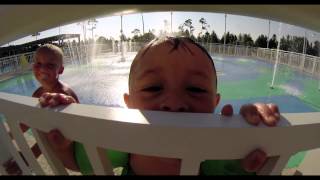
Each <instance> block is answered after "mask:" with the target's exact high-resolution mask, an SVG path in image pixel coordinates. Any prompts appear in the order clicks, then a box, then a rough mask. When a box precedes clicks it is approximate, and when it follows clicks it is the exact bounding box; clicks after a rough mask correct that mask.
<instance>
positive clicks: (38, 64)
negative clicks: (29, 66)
mask: <svg viewBox="0 0 320 180" xmlns="http://www.w3.org/2000/svg"><path fill="white" fill-rule="evenodd" d="M63 69H64V68H63V66H62V60H60V59H59V57H58V55H56V54H55V53H53V52H52V51H50V50H47V49H41V50H39V51H38V52H37V53H36V54H35V62H34V64H33V74H34V76H35V77H36V79H37V80H38V81H39V83H40V84H41V85H42V86H52V85H55V83H56V82H57V80H58V77H59V74H62V72H63Z"/></svg>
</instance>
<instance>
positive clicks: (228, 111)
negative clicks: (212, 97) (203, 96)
mask: <svg viewBox="0 0 320 180" xmlns="http://www.w3.org/2000/svg"><path fill="white" fill-rule="evenodd" d="M221 115H223V116H232V115H233V108H232V105H231V104H226V105H224V106H223V108H222V110H221Z"/></svg>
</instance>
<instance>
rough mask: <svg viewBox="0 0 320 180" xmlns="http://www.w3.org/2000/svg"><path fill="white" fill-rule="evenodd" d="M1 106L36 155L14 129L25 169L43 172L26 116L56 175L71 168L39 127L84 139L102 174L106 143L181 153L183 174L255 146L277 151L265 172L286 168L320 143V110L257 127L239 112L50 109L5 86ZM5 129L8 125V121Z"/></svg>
mask: <svg viewBox="0 0 320 180" xmlns="http://www.w3.org/2000/svg"><path fill="white" fill-rule="evenodd" d="M0 113H1V114H3V115H4V117H5V119H6V123H7V124H8V126H9V128H10V131H11V132H12V134H13V138H14V139H15V141H16V143H17V144H18V146H19V149H20V150H21V152H22V154H23V155H24V156H25V157H26V159H27V161H28V162H29V166H28V167H27V166H26V165H25V164H24V163H23V161H22V160H21V157H20V156H19V155H18V153H17V150H16V149H15V150H14V149H13V145H12V141H11V139H10V137H9V136H8V135H7V143H9V142H10V146H9V147H11V149H10V151H11V152H12V155H13V157H14V158H15V159H16V161H17V162H18V163H19V165H20V166H21V167H22V169H23V172H24V173H25V174H44V172H43V170H42V169H41V167H40V165H39V164H38V162H37V161H36V160H35V158H34V156H33V154H32V152H31V150H30V148H29V146H28V145H27V142H26V140H25V138H24V136H23V134H22V132H21V130H20V128H19V123H20V122H22V123H24V124H27V125H28V126H30V127H31V129H32V132H33V133H34V135H35V137H36V140H37V143H38V144H39V146H40V148H41V151H42V152H43V154H44V155H45V157H46V159H47V160H48V162H49V164H50V166H51V167H52V169H53V171H54V173H55V174H67V172H66V170H65V169H64V167H63V166H62V164H61V162H60V161H59V160H58V159H57V158H55V156H54V154H53V153H52V152H51V150H50V148H48V147H49V146H48V144H47V142H46V141H45V140H43V139H44V137H43V136H42V134H41V133H39V131H43V132H48V131H49V130H51V129H59V130H60V131H61V132H62V133H63V134H64V135H65V137H66V138H68V139H71V140H75V141H78V142H80V143H83V144H84V147H85V149H86V152H87V153H88V156H89V159H90V162H91V164H92V166H93V168H94V173H95V174H112V173H113V172H112V169H111V164H110V162H109V161H108V160H107V159H106V157H105V155H104V154H105V153H101V152H102V151H103V149H113V150H118V151H122V152H130V153H137V154H144V155H151V156H160V157H170V158H179V159H182V166H181V171H180V174H182V175H196V174H198V171H199V165H200V163H201V162H202V161H203V160H208V159H241V158H243V157H245V155H246V154H247V153H248V152H250V151H252V150H253V149H256V148H261V149H263V150H264V151H265V152H266V153H267V154H268V156H269V157H270V159H269V160H268V162H267V164H266V165H265V166H264V168H263V169H262V170H261V171H260V173H259V174H280V173H281V171H282V169H283V168H284V167H285V165H286V164H287V161H288V159H289V158H290V156H291V155H293V154H295V153H297V152H299V151H305V150H310V149H314V148H319V147H320V141H319V139H320V113H289V114H282V117H281V120H280V122H279V124H278V126H277V127H266V126H264V125H262V124H261V125H259V126H258V127H254V126H251V125H249V124H248V123H246V122H245V120H244V119H243V118H242V117H241V116H239V115H235V116H233V117H223V116H221V115H214V114H207V113H171V112H159V111H139V110H132V109H124V108H110V107H102V106H93V105H84V104H71V105H69V106H65V107H58V108H54V109H43V108H40V107H39V103H38V99H36V98H32V97H26V96H20V95H13V94H7V93H0ZM1 124H2V123H1ZM1 127H2V130H1ZM0 130H1V131H4V129H3V125H1V126H0ZM30 169H31V170H32V171H31V170H30Z"/></svg>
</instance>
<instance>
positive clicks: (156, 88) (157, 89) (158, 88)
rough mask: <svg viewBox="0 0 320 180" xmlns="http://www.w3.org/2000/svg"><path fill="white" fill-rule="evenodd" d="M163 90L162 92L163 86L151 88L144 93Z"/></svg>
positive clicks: (145, 89)
mask: <svg viewBox="0 0 320 180" xmlns="http://www.w3.org/2000/svg"><path fill="white" fill-rule="evenodd" d="M161 90H162V87H161V86H149V87H147V88H144V89H142V91H146V92H158V91H161Z"/></svg>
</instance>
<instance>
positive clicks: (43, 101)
mask: <svg viewBox="0 0 320 180" xmlns="http://www.w3.org/2000/svg"><path fill="white" fill-rule="evenodd" d="M55 95H56V93H48V92H46V93H43V94H42V95H41V96H40V98H39V102H40V105H41V106H42V107H47V106H48V105H50V100H51V99H52V97H53V96H55Z"/></svg>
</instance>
